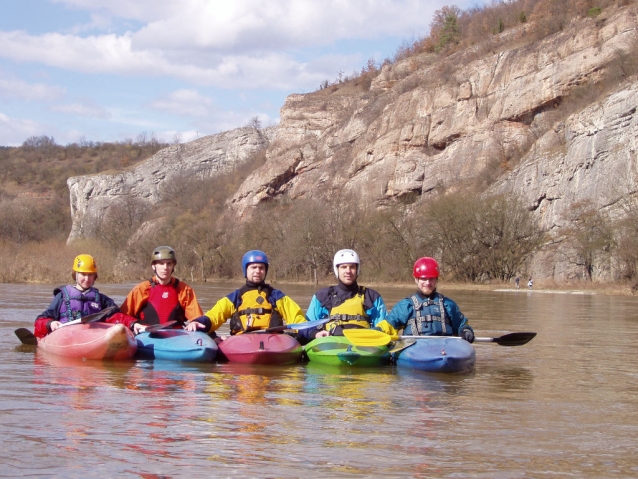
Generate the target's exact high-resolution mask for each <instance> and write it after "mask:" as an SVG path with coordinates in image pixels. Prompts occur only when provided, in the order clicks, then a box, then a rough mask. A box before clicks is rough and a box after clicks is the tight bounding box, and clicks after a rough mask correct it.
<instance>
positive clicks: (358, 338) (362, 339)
mask: <svg viewBox="0 0 638 479" xmlns="http://www.w3.org/2000/svg"><path fill="white" fill-rule="evenodd" d="M343 335H344V336H345V337H346V338H348V341H350V342H351V343H352V344H354V345H355V346H385V345H386V344H388V343H389V342H390V341H392V336H390V335H389V334H385V333H384V332H383V331H377V330H376V329H344V330H343Z"/></svg>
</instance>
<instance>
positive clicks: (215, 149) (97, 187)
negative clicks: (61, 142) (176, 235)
mask: <svg viewBox="0 0 638 479" xmlns="http://www.w3.org/2000/svg"><path fill="white" fill-rule="evenodd" d="M270 132H271V130H256V129H254V128H239V129H236V130H232V131H229V132H225V133H220V134H218V135H212V136H206V137H203V138H200V139H198V140H195V141H192V142H190V143H185V144H175V145H171V146H169V147H167V148H164V149H163V150H160V151H159V152H158V153H156V154H155V155H154V156H153V157H152V158H149V159H148V160H146V161H144V162H143V163H140V164H139V165H137V166H136V167H135V168H133V169H131V170H128V171H123V172H120V173H114V174H108V175H107V174H99V175H90V176H78V177H72V178H69V179H68V181H67V185H68V187H69V191H70V195H71V216H72V219H73V225H72V228H71V234H70V235H69V241H73V240H75V239H79V238H82V237H85V236H91V233H92V232H93V231H94V227H95V224H96V222H99V221H101V219H102V218H104V217H105V214H106V211H107V210H108V208H109V207H111V206H112V205H113V204H116V203H117V202H118V200H121V199H126V198H132V197H133V198H137V199H139V200H142V201H144V202H147V203H148V204H155V203H157V202H159V200H160V199H161V191H162V187H163V186H164V185H166V183H167V182H168V181H169V180H171V178H175V177H177V176H180V175H185V176H198V177H202V178H204V177H209V176H212V175H215V174H217V173H218V172H222V171H226V170H228V168H230V167H232V165H235V164H236V163H237V162H239V161H242V160H246V159H248V158H250V157H251V155H253V154H254V153H255V152H256V151H258V150H260V149H263V148H265V147H266V146H267V145H268V143H269V140H268V135H269V134H270Z"/></svg>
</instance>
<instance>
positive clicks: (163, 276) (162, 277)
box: [153, 259, 175, 284]
mask: <svg viewBox="0 0 638 479" xmlns="http://www.w3.org/2000/svg"><path fill="white" fill-rule="evenodd" d="M174 269H175V261H173V260H172V259H160V260H157V261H154V262H153V271H155V276H157V279H159V281H160V283H162V284H166V283H168V281H169V280H170V279H171V276H172V275H173V270H174Z"/></svg>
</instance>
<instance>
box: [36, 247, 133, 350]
mask: <svg viewBox="0 0 638 479" xmlns="http://www.w3.org/2000/svg"><path fill="white" fill-rule="evenodd" d="M71 277H72V278H73V280H74V281H75V284H74V285H73V284H70V285H66V286H60V287H59V288H56V289H55V290H54V291H53V295H54V297H53V301H51V304H49V307H48V308H47V309H46V310H45V311H44V312H43V313H42V314H40V315H39V316H38V317H37V318H36V320H35V328H34V329H35V331H34V334H35V336H36V337H38V338H43V337H45V336H46V335H47V334H49V333H51V332H53V331H55V330H56V329H58V328H59V327H60V326H62V325H63V324H65V323H68V322H70V321H73V320H76V319H79V318H81V317H83V316H88V315H90V314H94V313H97V312H99V311H102V310H103V309H106V308H110V307H112V306H115V301H113V300H112V299H111V298H109V297H108V296H107V295H105V294H103V293H100V292H99V291H98V289H97V288H95V287H94V286H93V285H94V284H95V280H97V263H96V262H95V259H94V258H93V256H91V255H89V254H80V255H78V256H76V257H75V259H74V260H73V266H72V269H71ZM104 320H105V321H106V322H108V323H122V324H124V325H126V326H127V327H130V326H131V324H133V323H134V322H135V318H132V317H130V316H127V315H125V314H122V313H118V312H117V310H115V312H114V313H111V314H110V315H108V316H106V318H105V319H104Z"/></svg>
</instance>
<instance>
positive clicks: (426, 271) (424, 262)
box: [413, 257, 439, 278]
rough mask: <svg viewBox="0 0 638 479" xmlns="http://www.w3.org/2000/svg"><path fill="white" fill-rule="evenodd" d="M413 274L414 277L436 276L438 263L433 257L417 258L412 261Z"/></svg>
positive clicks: (437, 274)
mask: <svg viewBox="0 0 638 479" xmlns="http://www.w3.org/2000/svg"><path fill="white" fill-rule="evenodd" d="M413 275H414V277H415V278H438V277H439V263H437V262H436V260H435V259H434V258H428V257H425V258H419V259H417V260H416V263H414V270H413Z"/></svg>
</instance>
